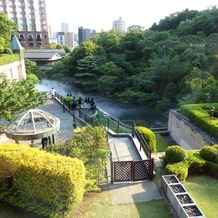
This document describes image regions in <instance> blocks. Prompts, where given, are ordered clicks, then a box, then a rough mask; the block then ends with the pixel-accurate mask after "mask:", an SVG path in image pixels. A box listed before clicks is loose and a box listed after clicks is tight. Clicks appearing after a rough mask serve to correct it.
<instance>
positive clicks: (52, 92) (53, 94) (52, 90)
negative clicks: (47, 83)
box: [51, 88, 55, 99]
mask: <svg viewBox="0 0 218 218" xmlns="http://www.w3.org/2000/svg"><path fill="white" fill-rule="evenodd" d="M51 96H52V99H54V97H55V89H54V88H52V89H51Z"/></svg>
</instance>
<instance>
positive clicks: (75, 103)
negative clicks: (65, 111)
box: [72, 96, 77, 109]
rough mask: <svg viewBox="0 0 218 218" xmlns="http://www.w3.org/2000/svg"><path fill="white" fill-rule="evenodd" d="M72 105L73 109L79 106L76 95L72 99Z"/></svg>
mask: <svg viewBox="0 0 218 218" xmlns="http://www.w3.org/2000/svg"><path fill="white" fill-rule="evenodd" d="M72 107H73V109H76V107H77V100H76V97H75V96H74V97H73V99H72Z"/></svg>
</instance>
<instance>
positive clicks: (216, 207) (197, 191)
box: [183, 175, 218, 218]
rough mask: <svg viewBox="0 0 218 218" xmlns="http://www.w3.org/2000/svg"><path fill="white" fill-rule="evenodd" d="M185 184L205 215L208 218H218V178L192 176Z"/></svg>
mask: <svg viewBox="0 0 218 218" xmlns="http://www.w3.org/2000/svg"><path fill="white" fill-rule="evenodd" d="M183 184H184V186H185V188H186V190H187V191H188V192H189V194H190V195H191V197H192V198H193V200H194V201H195V202H196V204H197V205H198V207H199V208H200V210H201V211H202V212H203V213H204V215H205V216H206V217H207V218H217V211H218V182H217V178H213V177H210V176H206V175H194V176H193V175H190V176H188V178H187V179H186V182H184V183H183Z"/></svg>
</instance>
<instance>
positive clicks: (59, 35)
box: [56, 32, 65, 45]
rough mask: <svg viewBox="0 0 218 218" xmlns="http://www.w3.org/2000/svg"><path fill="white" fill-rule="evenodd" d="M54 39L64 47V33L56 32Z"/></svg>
mask: <svg viewBox="0 0 218 218" xmlns="http://www.w3.org/2000/svg"><path fill="white" fill-rule="evenodd" d="M56 38H57V42H58V44H60V45H65V32H57V34H56Z"/></svg>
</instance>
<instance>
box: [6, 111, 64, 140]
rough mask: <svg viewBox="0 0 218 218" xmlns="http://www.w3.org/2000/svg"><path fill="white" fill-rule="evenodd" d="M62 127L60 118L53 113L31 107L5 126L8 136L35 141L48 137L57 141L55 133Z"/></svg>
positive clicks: (14, 138)
mask: <svg viewBox="0 0 218 218" xmlns="http://www.w3.org/2000/svg"><path fill="white" fill-rule="evenodd" d="M59 129H60V120H59V119H58V118H57V117H55V116H53V115H52V114H50V113H48V112H46V111H43V110H40V109H30V110H27V111H24V112H22V113H20V114H19V115H18V116H16V117H15V118H14V119H12V120H11V121H10V122H9V123H8V125H7V126H6V128H5V134H6V136H7V137H8V138H10V139H13V140H15V142H16V143H18V144H19V141H29V140H31V141H34V140H36V139H42V138H45V137H47V138H48V139H50V140H51V139H52V143H53V144H54V143H55V138H54V134H55V133H56V132H57V131H59Z"/></svg>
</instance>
